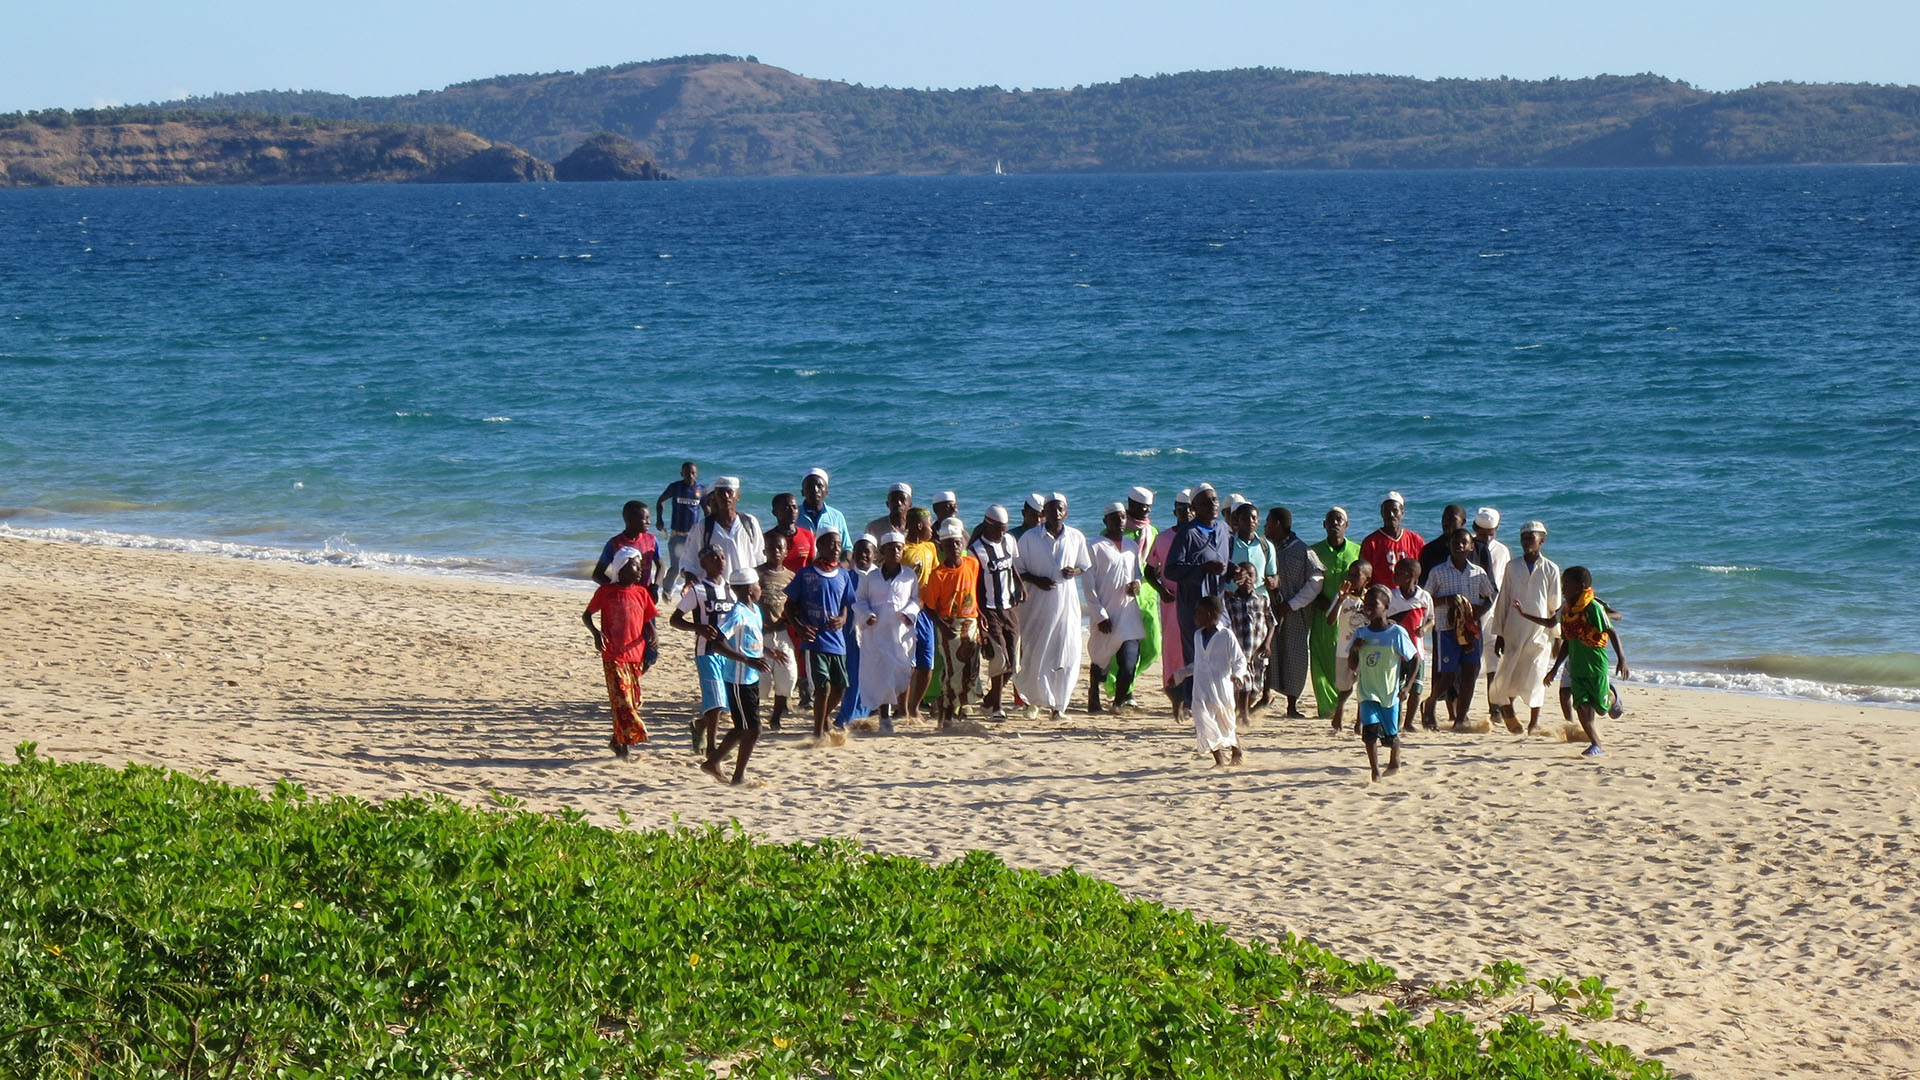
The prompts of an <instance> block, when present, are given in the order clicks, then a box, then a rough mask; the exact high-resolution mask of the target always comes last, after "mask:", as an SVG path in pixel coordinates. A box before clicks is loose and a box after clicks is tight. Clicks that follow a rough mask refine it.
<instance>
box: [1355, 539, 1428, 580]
mask: <svg viewBox="0 0 1920 1080" xmlns="http://www.w3.org/2000/svg"><path fill="white" fill-rule="evenodd" d="M1425 546H1427V545H1426V541H1424V540H1422V539H1420V534H1419V533H1417V532H1414V531H1413V530H1412V529H1408V528H1402V529H1401V530H1400V539H1398V540H1395V539H1393V538H1392V537H1389V536H1388V535H1387V532H1386V530H1385V529H1375V530H1373V531H1372V532H1370V533H1368V534H1367V538H1366V539H1365V540H1362V541H1360V557H1361V558H1362V559H1364V560H1366V561H1367V562H1369V563H1372V564H1373V583H1374V584H1375V585H1385V586H1386V587H1388V588H1392V587H1393V584H1394V582H1393V566H1394V564H1395V563H1397V562H1399V561H1400V560H1401V559H1412V560H1413V564H1414V565H1415V566H1418V565H1420V549H1421V548H1423V547H1425Z"/></svg>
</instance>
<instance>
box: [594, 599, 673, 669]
mask: <svg viewBox="0 0 1920 1080" xmlns="http://www.w3.org/2000/svg"><path fill="white" fill-rule="evenodd" d="M656 610H657V609H656V608H655V607H654V606H653V594H652V593H650V592H648V591H647V589H646V586H644V585H622V584H620V583H619V582H617V581H616V582H614V583H613V584H611V585H602V586H600V587H599V588H597V589H595V590H593V599H591V600H589V601H587V614H589V615H591V614H593V613H594V612H596V611H597V612H599V613H600V640H601V642H602V643H603V648H602V650H601V655H602V656H605V657H606V658H607V659H609V660H611V661H613V662H614V663H616V664H638V663H640V662H641V661H643V660H645V659H646V658H647V639H646V631H647V624H649V623H651V622H653V616H654V614H655V612H656Z"/></svg>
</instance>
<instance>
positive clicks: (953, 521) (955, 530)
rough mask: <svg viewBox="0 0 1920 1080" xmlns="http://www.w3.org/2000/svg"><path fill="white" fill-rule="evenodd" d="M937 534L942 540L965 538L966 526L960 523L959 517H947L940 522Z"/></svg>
mask: <svg viewBox="0 0 1920 1080" xmlns="http://www.w3.org/2000/svg"><path fill="white" fill-rule="evenodd" d="M939 536H940V539H942V540H965V539H966V538H967V527H966V526H965V525H962V524H960V519H959V518H948V519H946V520H945V521H942V522H941V523H940V532H939Z"/></svg>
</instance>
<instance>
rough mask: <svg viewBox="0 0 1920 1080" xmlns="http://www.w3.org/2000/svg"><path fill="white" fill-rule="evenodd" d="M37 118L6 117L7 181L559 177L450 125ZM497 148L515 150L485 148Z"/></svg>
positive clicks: (2, 133)
mask: <svg viewBox="0 0 1920 1080" xmlns="http://www.w3.org/2000/svg"><path fill="white" fill-rule="evenodd" d="M35 117H36V118H35V119H25V120H22V119H17V118H16V119H14V120H13V122H11V123H8V124H5V125H0V187H82V186H92V185H145V184H354V183H394V182H398V181H407V180H420V179H424V178H426V177H429V176H435V175H437V174H439V173H440V172H442V171H443V170H446V169H449V168H450V167H456V166H462V165H465V164H466V163H468V162H473V167H472V168H473V172H474V173H476V174H485V175H483V176H482V175H476V177H475V178H476V179H486V178H503V179H515V180H519V179H548V180H551V179H552V178H553V169H552V167H551V166H549V165H547V164H546V163H545V162H541V161H537V159H533V158H529V157H528V156H527V155H526V154H524V153H522V152H521V151H519V150H515V149H514V148H512V147H510V146H504V147H503V146H501V145H499V144H495V143H492V142H489V141H488V140H486V139H483V138H481V137H480V136H478V135H475V134H473V133H472V132H470V131H461V130H459V129H457V128H450V127H439V126H428V125H418V124H347V123H328V122H316V121H312V120H302V119H292V120H289V119H285V118H276V117H237V116H214V117H180V118H173V119H168V120H163V121H157V122H141V123H84V122H76V121H73V120H72V119H70V118H68V117H65V116H64V115H61V114H35ZM497 150H504V151H506V153H502V154H497V155H495V156H494V157H492V158H488V157H483V155H487V154H489V153H492V152H493V151H497ZM515 155H517V157H515ZM520 158H525V159H526V161H525V162H523V161H520V160H519V159H520ZM475 159H480V160H478V161H476V160H475ZM527 162H532V163H533V165H532V166H529V165H528V164H527ZM535 166H537V167H535ZM542 170H544V176H542V175H541V172H542Z"/></svg>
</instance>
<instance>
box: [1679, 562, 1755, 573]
mask: <svg viewBox="0 0 1920 1080" xmlns="http://www.w3.org/2000/svg"><path fill="white" fill-rule="evenodd" d="M1693 568H1694V569H1695V570H1705V571H1706V572H1707V573H1709V574H1757V573H1759V572H1760V568H1759V567H1757V566H1703V565H1701V564H1699V563H1695V564H1694V567H1693Z"/></svg>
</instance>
